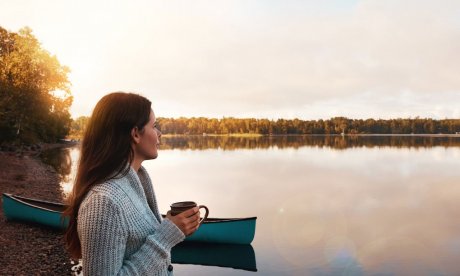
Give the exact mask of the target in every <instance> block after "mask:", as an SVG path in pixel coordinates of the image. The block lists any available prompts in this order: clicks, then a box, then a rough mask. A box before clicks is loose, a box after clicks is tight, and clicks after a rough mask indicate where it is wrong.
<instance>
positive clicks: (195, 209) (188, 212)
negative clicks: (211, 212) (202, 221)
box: [178, 207, 200, 218]
mask: <svg viewBox="0 0 460 276" xmlns="http://www.w3.org/2000/svg"><path fill="white" fill-rule="evenodd" d="M198 210H200V209H199V208H198V207H193V208H191V209H188V210H186V211H184V212H182V213H180V214H178V216H181V217H185V218H188V217H190V216H193V215H194V214H195V213H196V212H198Z"/></svg>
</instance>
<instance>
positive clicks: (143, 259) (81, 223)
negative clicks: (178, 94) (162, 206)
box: [64, 92, 200, 275]
mask: <svg viewBox="0 0 460 276" xmlns="http://www.w3.org/2000/svg"><path fill="white" fill-rule="evenodd" d="M160 137H161V132H160V131H159V130H158V129H157V127H156V118H155V114H154V112H153V110H152V108H151V102H150V101H149V100H148V99H146V98H145V97H142V96H140V95H137V94H132V93H123V92H116V93H111V94H108V95H106V96H104V97H103V98H102V99H101V100H100V101H99V102H98V103H97V104H96V106H95V108H94V110H93V113H92V115H91V118H90V120H89V123H88V126H87V129H86V131H85V134H84V137H83V141H82V144H81V156H80V161H79V165H78V170H77V176H76V180H75V184H74V187H73V190H72V193H71V196H70V198H69V207H68V208H67V210H66V211H65V213H64V215H65V216H68V217H69V227H68V229H67V232H66V236H65V241H66V245H67V248H68V250H69V252H70V254H71V256H72V257H74V258H81V259H82V266H83V274H84V275H168V274H172V270H173V268H172V265H171V253H170V252H171V248H172V247H173V246H174V245H176V244H177V243H179V242H181V241H183V240H184V238H185V236H187V235H190V234H192V233H193V232H194V231H196V229H197V228H198V222H199V219H200V213H199V211H198V209H197V208H193V209H189V210H187V211H185V212H183V213H181V214H179V215H177V216H171V215H170V214H169V212H168V214H167V216H166V218H165V219H163V218H162V217H161V215H160V212H159V210H158V205H157V201H156V196H155V192H154V189H153V186H152V182H151V180H150V177H149V175H148V173H147V171H146V170H145V169H144V168H143V167H142V165H141V164H142V162H143V161H144V160H149V159H155V158H156V157H157V156H158V146H159V143H160Z"/></svg>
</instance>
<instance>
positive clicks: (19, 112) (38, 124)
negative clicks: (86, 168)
mask: <svg viewBox="0 0 460 276" xmlns="http://www.w3.org/2000/svg"><path fill="white" fill-rule="evenodd" d="M69 71H70V70H69V68H68V67H66V66H62V65H61V64H60V63H59V61H58V60H57V58H56V56H52V55H51V54H50V53H49V52H48V51H46V50H45V49H43V48H42V47H41V45H40V42H39V41H38V40H37V39H36V38H35V36H34V35H33V34H32V30H31V29H30V28H27V27H26V28H23V29H21V30H19V32H17V33H14V32H9V31H7V30H6V29H4V28H2V27H0V142H1V141H18V142H26V143H30V142H37V141H45V142H53V141H56V140H57V139H59V138H63V137H64V136H65V135H67V133H68V131H69V129H70V123H71V121H72V120H71V118H70V113H69V108H70V106H71V104H72V100H73V98H72V95H71V93H70V88H69V87H70V82H69V80H68V78H67V74H68V73H69ZM58 92H61V93H60V94H61V95H57V94H58Z"/></svg>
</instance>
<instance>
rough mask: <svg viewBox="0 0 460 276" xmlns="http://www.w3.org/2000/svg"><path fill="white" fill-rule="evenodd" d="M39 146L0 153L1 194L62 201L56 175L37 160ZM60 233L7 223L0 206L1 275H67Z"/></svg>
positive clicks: (67, 261)
mask: <svg viewBox="0 0 460 276" xmlns="http://www.w3.org/2000/svg"><path fill="white" fill-rule="evenodd" d="M57 146H62V145H41V146H38V147H28V148H23V149H21V150H16V151H11V150H10V149H8V148H2V151H0V193H11V194H16V195H21V196H26V197H32V198H38V199H44V200H48V201H55V202H61V201H62V190H61V188H60V186H59V176H58V174H57V173H56V171H55V170H54V169H53V168H52V167H51V166H49V165H46V164H43V163H42V162H41V161H40V159H39V158H38V154H39V152H40V151H41V150H44V149H48V148H51V147H57ZM71 267H72V264H71V263H70V257H69V255H68V253H67V252H66V251H65V248H64V242H63V232H60V231H57V230H54V229H50V228H46V227H42V226H38V225H32V224H25V223H20V222H13V221H6V218H5V216H4V214H3V208H2V206H0V275H70V274H71Z"/></svg>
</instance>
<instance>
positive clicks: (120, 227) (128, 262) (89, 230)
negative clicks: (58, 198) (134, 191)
mask: <svg viewBox="0 0 460 276" xmlns="http://www.w3.org/2000/svg"><path fill="white" fill-rule="evenodd" d="M77 225H78V234H79V238H80V243H81V248H82V264H83V273H84V274H85V275H90V276H91V275H164V274H167V267H168V265H169V262H170V258H171V255H170V254H171V248H172V247H173V246H174V245H176V244H177V243H179V242H181V241H182V240H183V239H184V238H185V236H184V234H183V233H182V231H181V230H180V229H179V228H177V227H176V226H175V225H174V223H172V222H171V221H170V220H168V219H165V220H163V221H162V222H161V224H159V225H158V227H157V228H156V229H154V232H153V233H152V234H150V235H148V236H147V238H146V240H145V242H144V244H143V245H142V246H141V247H140V248H139V250H138V251H137V252H135V253H134V254H132V255H131V256H130V258H129V259H124V255H125V249H126V242H127V238H128V232H127V224H126V221H125V220H124V218H123V215H122V210H121V208H120V206H117V205H116V204H115V203H114V202H113V201H112V200H111V199H110V198H109V197H108V196H106V195H101V194H97V193H96V194H93V195H91V198H90V199H89V200H88V201H87V202H85V204H84V205H82V206H81V207H80V210H79V215H78V224H77Z"/></svg>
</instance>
